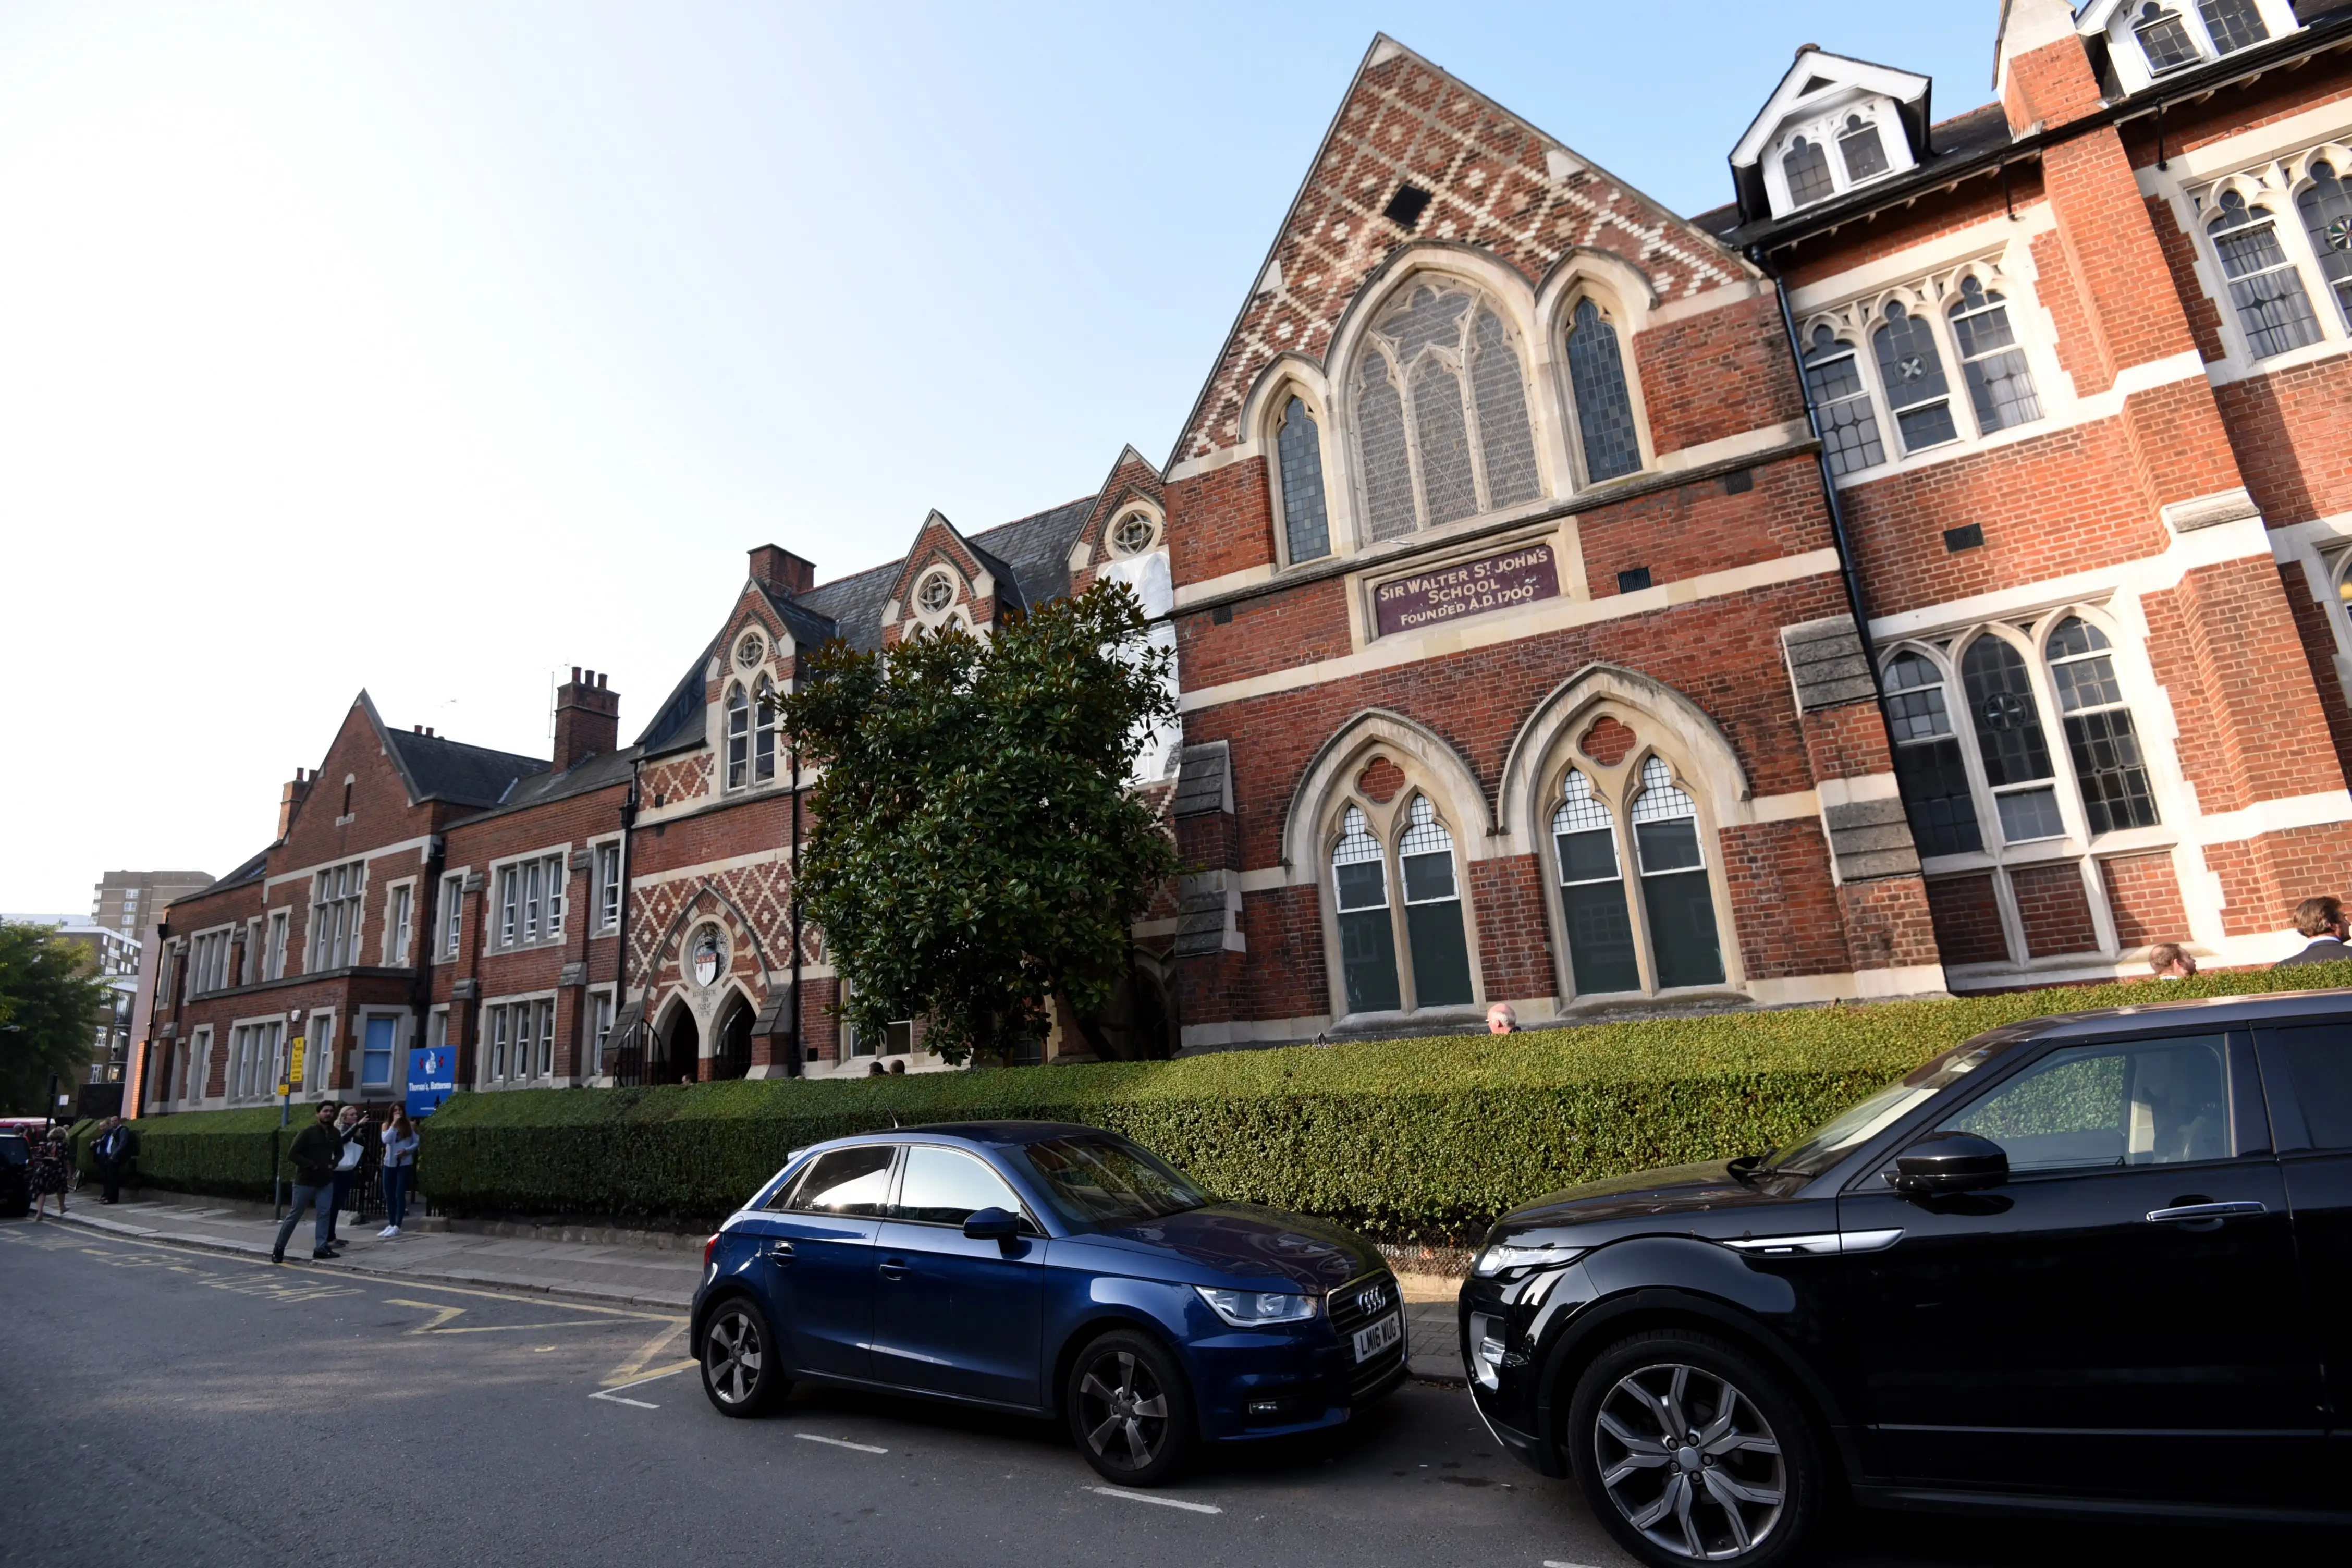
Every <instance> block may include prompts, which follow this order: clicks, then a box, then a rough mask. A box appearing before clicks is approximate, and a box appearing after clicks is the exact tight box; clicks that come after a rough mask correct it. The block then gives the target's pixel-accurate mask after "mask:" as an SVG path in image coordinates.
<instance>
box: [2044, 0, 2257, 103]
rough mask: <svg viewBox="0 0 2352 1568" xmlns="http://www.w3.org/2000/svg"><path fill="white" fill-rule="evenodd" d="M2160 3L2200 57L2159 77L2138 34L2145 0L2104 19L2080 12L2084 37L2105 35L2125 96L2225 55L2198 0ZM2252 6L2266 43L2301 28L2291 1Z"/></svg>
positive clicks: (2127, 2)
mask: <svg viewBox="0 0 2352 1568" xmlns="http://www.w3.org/2000/svg"><path fill="white" fill-rule="evenodd" d="M2162 3H2163V5H2164V8H2165V9H2167V10H2168V11H2171V12H2173V13H2174V14H2175V15H2176V16H2179V19H2180V25H2181V26H2182V27H2183V28H2184V29H2185V30H2186V31H2187V32H2188V34H2189V41H2190V42H2191V43H2193V44H2195V45H2196V46H2197V48H2198V51H2199V56H2200V58H2198V60H2197V62H2196V64H2195V65H2193V66H2184V67H2180V68H2177V69H2175V70H2168V71H2167V72H2165V73H2164V76H2163V77H2161V78H2159V77H2158V76H2157V75H2156V73H2155V71H2154V70H2153V69H2152V68H2150V67H2149V65H2148V62H2147V55H2146V54H2145V53H2144V52H2142V50H2141V48H2140V44H2139V38H2138V37H2137V24H2138V21H2139V15H2140V9H2141V7H2142V6H2143V5H2145V4H2146V0H2122V3H2121V4H2119V5H2115V6H2114V7H2113V9H2112V10H2110V11H2109V12H2108V13H2107V15H2106V16H2105V18H2098V17H2097V13H2096V12H2095V11H2092V10H2086V11H2084V14H2083V16H2082V23H2081V26H2080V31H2081V32H2082V33H2083V34H2084V36H2085V37H2095V36H2096V35H2098V34H2101V33H2104V34H2105V35H2106V38H2107V58H2108V60H2109V61H2110V62H2111V63H2112V64H2113V65H2114V67H2115V72H2116V81H2117V83H2118V84H2119V85H2121V87H2122V88H2123V89H2124V92H2125V94H2126V96H2128V95H2130V94H2132V93H2136V92H2139V91H2142V90H2144V89H2147V88H2149V87H2152V86H2154V85H2155V84H2156V83H2157V82H2158V81H2159V80H2166V79H2170V78H2172V77H2174V76H2177V75H2179V74H2180V73H2181V72H2182V71H2186V70H2193V69H2195V68H2197V67H2199V66H2207V65H2210V64H2212V63H2213V62H2214V61H2215V60H2217V59H2222V58H2227V57H2226V56H2224V55H2222V54H2221V52H2220V51H2219V50H2218V49H2216V48H2215V47H2214V45H2213V39H2212V36H2211V34H2210V30H2209V29H2208V28H2207V27H2206V26H2205V17H2204V14H2203V9H2202V7H2200V5H2198V3H2197V0H2162ZM2254 5H2255V8H2256V10H2258V11H2259V12H2260V13H2261V15H2262V18H2263V22H2264V23H2265V24H2266V25H2267V26H2269V28H2270V38H2269V39H2266V40H2264V41H2265V42H2275V41H2276V40H2278V39H2280V38H2283V37H2286V36H2287V35H2288V34H2290V33H2297V32H2300V31H2302V30H2303V24H2302V23H2301V22H2300V21H2299V20H2297V19H2296V16H2295V15H2294V5H2293V4H2292V0H2254ZM2255 47H2259V46H2255Z"/></svg>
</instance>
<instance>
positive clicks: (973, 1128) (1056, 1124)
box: [828, 1121, 1118, 1148]
mask: <svg viewBox="0 0 2352 1568" xmlns="http://www.w3.org/2000/svg"><path fill="white" fill-rule="evenodd" d="M1117 1136H1118V1134H1117V1133H1115V1132H1106V1131H1104V1130H1103V1129H1101V1128H1099V1127H1088V1126H1087V1125H1086V1124H1085V1123H1083V1122H1078V1121H933V1122H927V1123H925V1124H924V1125H922V1126H919V1127H893V1128H890V1129H888V1130H887V1131H874V1132H861V1133H858V1134H857V1135H856V1137H854V1138H841V1139H836V1140H835V1141H834V1142H838V1143H843V1144H848V1143H864V1142H890V1141H892V1140H897V1141H899V1142H904V1141H906V1140H908V1139H909V1138H915V1137H923V1138H954V1139H959V1140H961V1141H962V1142H967V1143H988V1144H993V1145H996V1146H998V1147H1006V1148H1009V1147H1013V1146H1017V1145H1019V1144H1023V1143H1035V1142H1040V1141H1042V1140H1044V1139H1047V1138H1115V1137H1117ZM828 1147H830V1145H828Z"/></svg>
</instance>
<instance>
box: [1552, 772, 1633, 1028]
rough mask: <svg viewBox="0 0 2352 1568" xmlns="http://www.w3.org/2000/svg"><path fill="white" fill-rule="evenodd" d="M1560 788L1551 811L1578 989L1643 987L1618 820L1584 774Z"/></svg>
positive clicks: (1571, 964)
mask: <svg viewBox="0 0 2352 1568" xmlns="http://www.w3.org/2000/svg"><path fill="white" fill-rule="evenodd" d="M1562 793H1563V795H1564V796H1565V798H1564V799H1563V800H1562V801H1561V803H1560V807H1559V810H1558V811H1556V812H1554V813H1552V818H1551V837H1552V847H1553V849H1554V850H1555V851H1556V852H1557V853H1558V855H1559V896H1560V904H1561V911H1562V913H1563V914H1564V915H1565V916H1566V918H1567V921H1568V963H1569V968H1570V972H1571V974H1572V977H1573V984H1574V986H1575V990H1576V993H1577V994H1579V995H1589V994H1594V993H1598V992H1605V991H1639V990H1640V989H1641V988H1642V966H1641V963H1640V960H1639V959H1638V958H1636V957H1635V955H1634V952H1633V921H1630V920H1629V919H1627V918H1626V913H1625V871H1624V868H1623V867H1622V866H1621V865H1620V864H1619V863H1618V859H1617V823H1616V819H1615V818H1614V817H1612V816H1611V815H1610V812H1609V806H1608V805H1607V803H1606V802H1604V801H1602V800H1601V798H1600V797H1599V796H1597V795H1594V794H1593V793H1592V781H1591V779H1589V778H1586V777H1585V776H1584V775H1583V774H1582V773H1576V772H1573V771H1571V772H1570V773H1569V775H1568V779H1567V782H1566V784H1565V786H1564V788H1563V791H1562Z"/></svg>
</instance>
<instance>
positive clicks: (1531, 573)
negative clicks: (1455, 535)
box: [1372, 544, 1559, 637]
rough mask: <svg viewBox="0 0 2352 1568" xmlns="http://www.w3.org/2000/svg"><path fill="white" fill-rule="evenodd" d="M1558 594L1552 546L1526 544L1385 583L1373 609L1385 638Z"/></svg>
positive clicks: (1376, 593)
mask: <svg viewBox="0 0 2352 1568" xmlns="http://www.w3.org/2000/svg"><path fill="white" fill-rule="evenodd" d="M1558 597H1559V569H1558V567H1556V566H1555V565H1554V564H1553V563H1552V547H1551V546H1550V545H1549V544H1527V545H1522V546H1520V547H1519V548H1518V549H1517V550H1506V551H1504V552H1502V553H1500V554H1498V555H1488V556H1486V557H1483V558H1482V559H1480V560H1476V561H1465V562H1463V563H1460V564H1459V565H1455V566H1448V567H1445V568H1444V570H1442V571H1437V572H1424V573H1423V574H1420V575H1419V576H1414V577H1400V578H1398V579H1396V580H1395V581H1394V582H1392V583H1383V584H1381V585H1380V586H1379V587H1377V588H1375V589H1373V590H1372V607H1373V610H1374V613H1375V615H1376V616H1377V618H1378V624H1379V626H1380V635H1381V637H1394V636H1395V635H1396V634H1397V633H1399V632H1409V631H1415V630H1418V629H1419V628H1421V627H1423V626H1435V625H1437V624H1438V623H1439V622H1441V621H1458V620H1460V619H1462V618H1463V617H1464V616H1483V615H1485V614H1486V612H1487V611H1489V610H1507V609H1509V608H1510V607H1511V606H1512V605H1532V604H1534V603H1535V602H1536V601H1537V600H1538V599H1556V598H1558Z"/></svg>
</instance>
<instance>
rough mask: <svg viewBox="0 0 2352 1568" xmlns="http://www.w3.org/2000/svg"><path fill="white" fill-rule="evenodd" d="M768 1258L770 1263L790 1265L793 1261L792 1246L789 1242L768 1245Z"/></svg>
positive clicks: (776, 1242) (774, 1242)
mask: <svg viewBox="0 0 2352 1568" xmlns="http://www.w3.org/2000/svg"><path fill="white" fill-rule="evenodd" d="M768 1257H769V1259H770V1260H771V1261H772V1262H776V1263H790V1262H791V1261H792V1260H793V1244H792V1243H791V1242H789V1241H772V1242H770V1243H768Z"/></svg>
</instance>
